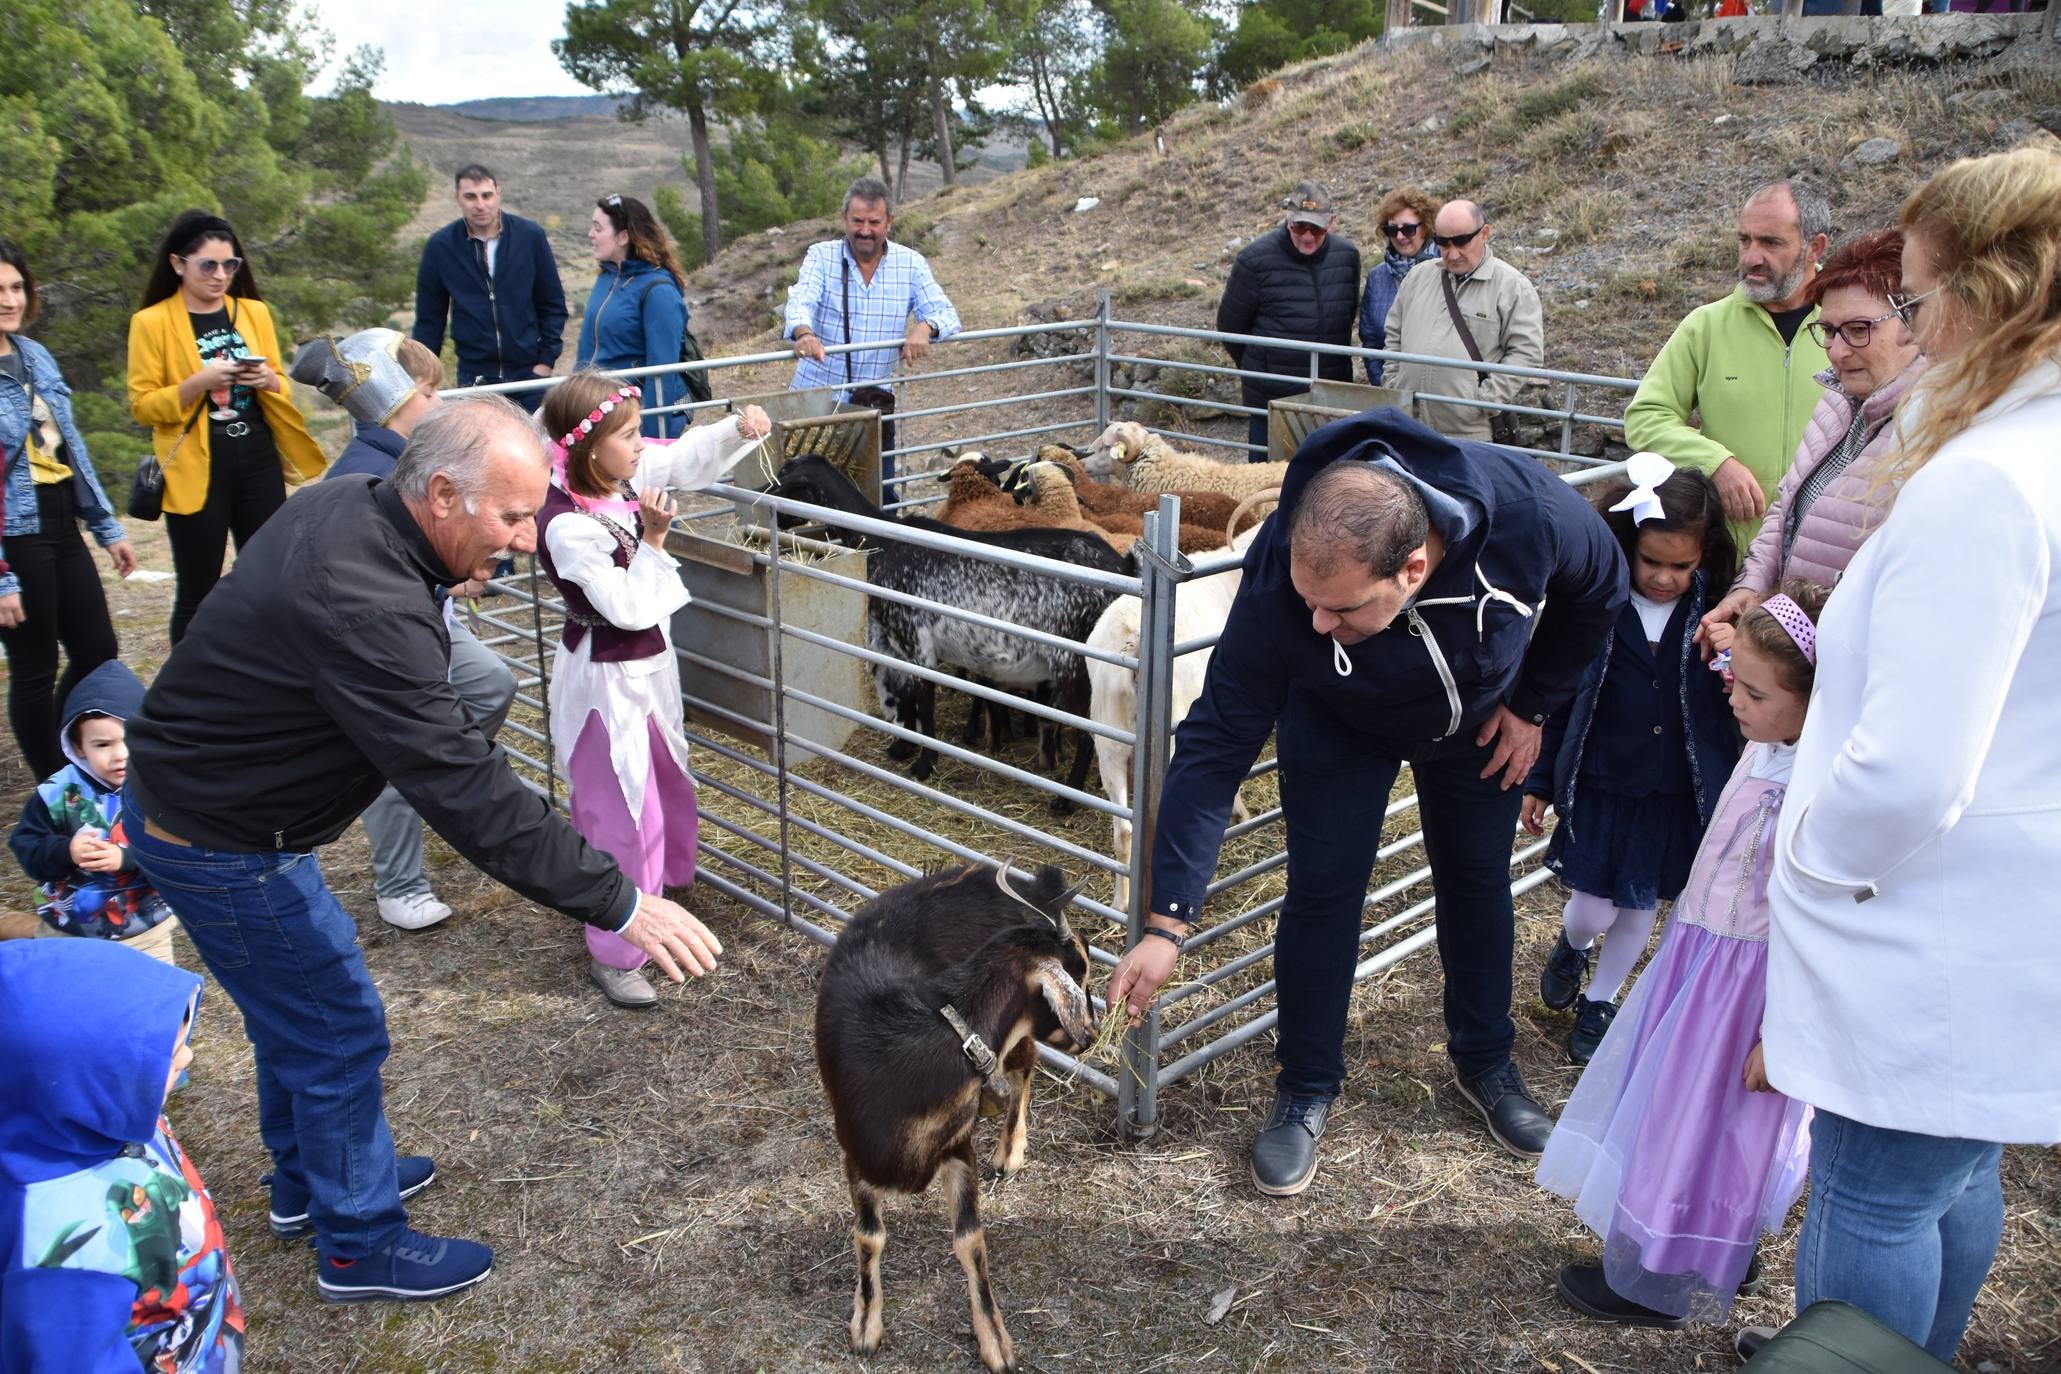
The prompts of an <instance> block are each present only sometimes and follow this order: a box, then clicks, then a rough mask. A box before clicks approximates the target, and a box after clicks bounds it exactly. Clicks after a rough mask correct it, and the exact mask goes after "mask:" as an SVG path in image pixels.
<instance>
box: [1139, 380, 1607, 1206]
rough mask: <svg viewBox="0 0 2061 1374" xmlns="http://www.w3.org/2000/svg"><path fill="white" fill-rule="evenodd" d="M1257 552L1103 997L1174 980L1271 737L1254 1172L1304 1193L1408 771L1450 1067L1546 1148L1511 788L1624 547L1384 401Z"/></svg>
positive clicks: (1573, 506) (1359, 420) (1522, 471)
mask: <svg viewBox="0 0 2061 1374" xmlns="http://www.w3.org/2000/svg"><path fill="white" fill-rule="evenodd" d="M1245 567H1246V571H1245V579H1244V582H1243V584H1242V585H1241V586H1240V588H1239V592H1238V599H1237V601H1236V602H1235V603H1234V604H1233V606H1232V609H1231V615H1230V618H1229V620H1228V621H1227V622H1226V624H1225V627H1224V632H1223V637H1222V638H1221V640H1220V641H1219V642H1218V644H1217V647H1216V652H1215V654H1214V655H1213V656H1212V658H1211V660H1210V665H1209V674H1208V677H1207V679H1206V681H1205V683H1204V685H1203V690H1202V695H1201V697H1200V698H1199V699H1198V700H1197V701H1196V703H1195V705H1194V707H1193V709H1191V710H1190V711H1189V713H1188V717H1187V719H1186V720H1185V721H1183V722H1182V724H1181V727H1180V730H1179V732H1178V733H1177V735H1176V736H1175V746H1174V755H1173V762H1172V765H1171V766H1170V768H1169V770H1168V773H1167V779H1166V784H1165V786H1164V788H1163V789H1162V791H1161V795H1160V810H1159V821H1158V829H1157V833H1156V835H1155V836H1154V843H1153V849H1152V876H1151V883H1152V885H1151V891H1150V912H1151V918H1150V926H1151V928H1152V929H1155V930H1159V931H1162V932H1164V933H1165V935H1166V936H1168V937H1170V938H1161V939H1149V938H1148V939H1145V940H1142V941H1140V943H1139V944H1138V945H1137V947H1136V948H1134V949H1132V950H1131V951H1130V952H1129V953H1128V954H1126V955H1125V956H1124V960H1123V963H1122V964H1121V965H1120V966H1119V967H1118V969H1117V972H1116V974H1115V976H1114V977H1113V978H1112V979H1111V985H1110V993H1109V999H1110V1003H1111V1005H1112V1006H1114V1005H1116V1004H1117V1003H1119V1002H1124V1001H1127V1002H1128V1003H1129V1005H1130V1009H1131V1012H1132V1014H1133V1015H1134V1016H1135V1015H1139V1014H1142V1013H1143V1012H1144V1010H1145V1009H1146V1008H1147V1007H1149V1006H1150V1004H1151V1001H1152V998H1153V995H1154V994H1155V993H1156V992H1157V991H1158V989H1159V987H1160V985H1161V984H1162V983H1163V982H1165V981H1166V978H1167V976H1168V975H1169V974H1170V973H1171V972H1172V969H1173V965H1174V960H1175V957H1176V954H1177V953H1178V951H1179V948H1180V944H1179V942H1180V939H1181V937H1182V936H1183V935H1185V933H1186V932H1187V931H1188V929H1189V928H1190V926H1191V925H1192V924H1193V923H1194V922H1195V921H1196V919H1197V918H1198V917H1200V915H1201V914H1202V913H1201V907H1202V901H1203V894H1204V890H1205V888H1206V887H1207V885H1208V883H1209V881H1210V878H1211V877H1212V875H1213V874H1214V872H1215V870H1216V862H1217V852H1218V850H1219V849H1220V848H1221V847H1222V844H1223V834H1224V824H1225V822H1226V820H1227V819H1228V818H1229V816H1230V811H1231V803H1232V799H1233V797H1234V796H1235V794H1236V791H1237V787H1238V784H1239V782H1240V781H1242V780H1243V779H1244V777H1245V774H1246V772H1247V770H1248V769H1249V768H1250V767H1251V766H1252V763H1253V760H1254V759H1255V758H1256V757H1257V756H1258V754H1259V751H1260V748H1261V746H1262V745H1264V744H1265V743H1266V741H1267V736H1268V735H1270V734H1277V740H1276V752H1277V755H1278V757H1279V760H1280V765H1281V807H1282V816H1283V820H1284V821H1285V823H1286V827H1287V832H1288V894H1287V897H1286V899H1285V901H1284V903H1283V906H1282V909H1281V914H1280V917H1279V926H1278V929H1277V932H1276V941H1275V953H1274V971H1275V977H1276V980H1277V990H1276V1001H1277V1003H1278V1005H1279V1007H1280V1023H1279V1038H1278V1043H1277V1047H1276V1051H1275V1056H1276V1058H1277V1059H1278V1060H1279V1062H1280V1065H1281V1071H1280V1075H1279V1077H1278V1078H1277V1080H1276V1084H1275V1100H1274V1109H1273V1112H1272V1114H1271V1115H1270V1116H1269V1118H1268V1121H1267V1124H1266V1126H1265V1128H1264V1129H1262V1131H1261V1132H1260V1134H1259V1136H1258V1138H1257V1139H1256V1140H1255V1141H1254V1143H1253V1158H1252V1176H1253V1181H1254V1183H1255V1184H1256V1185H1257V1186H1258V1187H1259V1189H1260V1191H1262V1192H1264V1193H1268V1194H1271V1195H1275V1196H1285V1195H1288V1194H1293V1193H1298V1192H1301V1191H1302V1189H1303V1188H1305V1187H1306V1186H1308V1184H1309V1180H1310V1178H1311V1176H1312V1175H1313V1174H1314V1172H1315V1170H1316V1144H1317V1138H1318V1136H1319V1135H1320V1134H1321V1133H1322V1132H1323V1129H1324V1122H1325V1118H1326V1116H1327V1115H1328V1113H1329V1110H1330V1104H1331V1101H1332V1099H1333V1098H1335V1097H1336V1096H1337V1095H1338V1092H1339V1090H1340V1088H1341V1087H1342V1085H1343V1083H1344V1080H1345V1058H1344V1043H1345V1025H1346V1011H1347V1004H1348V1001H1349V999H1350V996H1351V993H1352V982H1353V968H1354V965H1355V963H1356V962H1357V951H1358V939H1359V933H1360V929H1361V916H1362V908H1363V905H1364V903H1365V899H1366V895H1367V883H1368V879H1369V876H1370V874H1371V873H1372V871H1373V867H1374V860H1375V851H1376V849H1377V848H1378V846H1379V845H1380V842H1381V822H1382V815H1383V811H1384V809H1385V808H1386V807H1387V805H1388V800H1389V793H1390V789H1391V788H1392V787H1393V785H1394V783H1395V779H1396V774H1397V772H1398V770H1399V768H1400V766H1401V765H1402V764H1403V763H1405V762H1407V763H1408V764H1409V765H1410V767H1411V772H1412V775H1413V778H1414V781H1415V784H1416V790H1417V796H1418V807H1419V812H1420V814H1421V816H1422V819H1423V825H1424V852H1425V858H1426V859H1427V860H1428V862H1429V863H1430V866H1431V876H1432V890H1433V893H1434V895H1435V896H1436V898H1437V901H1438V950H1439V962H1440V964H1441V966H1442V968H1443V970H1444V974H1445V1017H1446V1030H1447V1050H1448V1052H1449V1053H1450V1054H1451V1055H1452V1058H1453V1067H1454V1076H1455V1079H1456V1081H1457V1083H1458V1085H1459V1088H1460V1091H1461V1093H1462V1095H1463V1096H1464V1097H1465V1098H1466V1099H1467V1100H1468V1102H1469V1103H1470V1104H1471V1105H1472V1106H1473V1107H1474V1108H1475V1110H1477V1111H1478V1112H1480V1113H1481V1115H1482V1116H1483V1118H1484V1119H1485V1120H1486V1121H1487V1122H1488V1125H1489V1130H1490V1133H1491V1134H1492V1135H1494V1137H1495V1139H1496V1141H1497V1142H1498V1143H1499V1144H1501V1145H1502V1146H1503V1147H1504V1148H1505V1149H1508V1150H1510V1151H1511V1152H1513V1153H1516V1154H1522V1155H1535V1154H1538V1153H1539V1152H1540V1151H1541V1150H1543V1149H1544V1148H1545V1142H1546V1136H1547V1135H1548V1133H1549V1132H1550V1131H1551V1129H1552V1124H1553V1123H1552V1119H1551V1118H1550V1117H1548V1116H1547V1115H1546V1114H1545V1113H1544V1112H1543V1111H1541V1110H1540V1109H1539V1107H1538V1105H1537V1104H1536V1103H1535V1102H1534V1101H1533V1100H1532V1099H1531V1096H1530V1094H1529V1092H1528V1091H1527V1090H1526V1089H1525V1086H1524V1081H1523V1079H1522V1078H1521V1077H1520V1076H1519V1075H1518V1072H1517V1069H1516V1066H1515V1065H1514V1064H1512V1063H1511V1061H1510V1049H1511V1045H1512V1043H1513V1041H1514V1039H1515V1028H1514V1026H1513V1025H1512V1023H1511V1020H1510V993H1511V986H1510V984H1511V976H1510V960H1511V948H1512V943H1513V924H1514V915H1513V911H1512V905H1511V898H1510V886H1509V880H1510V878H1509V867H1510V849H1511V840H1512V836H1513V835H1514V833H1515V831H1516V827H1517V815H1518V810H1519V808H1520V806H1521V805H1522V803H1523V792H1522V788H1521V787H1519V786H1518V784H1519V783H1521V782H1522V781H1523V779H1524V776H1525V773H1526V771H1527V770H1528V769H1529V768H1530V767H1531V764H1532V761H1533V760H1534V759H1535V758H1536V757H1537V755H1538V750H1539V738H1540V730H1541V726H1542V725H1543V723H1544V722H1545V720H1546V718H1547V716H1549V715H1550V714H1551V713H1552V712H1553V711H1555V710H1556V709H1558V708H1559V707H1560V706H1562V705H1563V704H1564V703H1566V702H1567V701H1568V699H1569V698H1571V697H1572V696H1573V695H1574V692H1575V690H1576V688H1577V686H1578V685H1579V684H1580V682H1581V678H1582V673H1583V671H1584V670H1585V669H1586V668H1587V667H1588V665H1589V663H1590V661H1591V660H1592V659H1594V658H1595V656H1596V654H1597V652H1598V651H1599V650H1600V649H1601V647H1602V644H1603V639H1604V637H1605V636H1606V635H1608V634H1609V633H1610V631H1611V627H1612V625H1613V624H1614V623H1615V621H1616V617H1617V613H1618V610H1619V608H1620V607H1622V606H1623V604H1624V601H1625V597H1626V582H1625V569H1624V558H1623V555H1622V553H1621V552H1620V551H1619V549H1618V547H1617V541H1616V540H1614V539H1613V538H1612V537H1611V535H1610V531H1609V528H1608V527H1607V526H1606V525H1605V524H1604V523H1603V520H1602V518H1601V517H1600V516H1598V515H1597V514H1596V512H1595V511H1594V510H1593V509H1592V508H1591V507H1590V506H1589V504H1588V503H1587V502H1586V501H1584V500H1583V499H1582V498H1581V496H1580V495H1579V494H1578V493H1577V492H1575V491H1574V490H1573V489H1572V488H1570V487H1569V486H1567V484H1566V483H1564V482H1562V481H1560V480H1559V479H1558V478H1556V477H1554V476H1553V475H1552V474H1550V473H1548V472H1547V471H1545V469H1544V468H1542V467H1540V466H1539V465H1538V464H1537V463H1535V462H1534V461H1532V460H1531V459H1529V458H1526V457H1523V456H1521V455H1518V454H1513V453H1509V452H1506V451H1504V450H1501V449H1497V448H1494V447H1492V446H1490V445H1487V444H1475V443H1464V442H1455V441H1454V440H1451V439H1448V438H1445V437H1444V436H1442V435H1440V434H1437V433H1435V432H1433V431H1432V430H1430V429H1427V428H1425V427H1424V426H1423V425H1420V424H1418V423H1416V422H1415V421H1413V420H1411V419H1409V418H1408V417H1407V416H1406V415H1404V413H1403V412H1402V411H1400V410H1395V409H1385V410H1375V411H1369V412H1367V413H1366V414H1364V415H1357V416H1353V417H1352V418H1350V419H1345V420H1338V421H1335V422H1333V423H1332V424H1329V425H1326V426H1324V427H1323V428H1322V429H1320V430H1318V431H1317V432H1316V433H1314V434H1312V435H1311V436H1310V437H1309V438H1308V439H1307V440H1305V441H1304V442H1303V445H1302V447H1301V449H1300V450H1299V451H1298V452H1297V453H1296V455H1295V459H1294V461H1293V463H1292V464H1291V465H1290V467H1289V469H1288V476H1287V479H1286V480H1285V481H1284V482H1283V483H1282V492H1281V506H1280V509H1279V511H1278V512H1277V514H1276V515H1275V516H1274V518H1273V519H1271V520H1270V521H1268V523H1267V526H1266V528H1265V529H1264V530H1263V531H1262V532H1261V533H1260V535H1259V537H1258V539H1257V540H1255V541H1254V543H1253V545H1252V548H1251V550H1250V552H1249V553H1248V554H1247V555H1246V561H1245ZM1277 731H1278V733H1277Z"/></svg>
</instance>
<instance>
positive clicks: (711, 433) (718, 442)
mask: <svg viewBox="0 0 2061 1374" xmlns="http://www.w3.org/2000/svg"><path fill="white" fill-rule="evenodd" d="M758 444H759V441H758V440H756V439H746V438H745V437H743V436H742V435H741V434H739V433H738V430H737V417H735V416H731V415H726V416H724V417H723V418H722V419H720V420H717V421H716V422H715V423H714V424H709V425H696V426H695V427H694V428H692V429H690V430H688V431H687V432H686V433H685V434H682V435H681V436H680V437H679V438H677V439H674V440H672V441H671V442H670V443H664V442H658V441H654V440H652V439H646V440H645V441H644V461H643V462H642V463H640V464H638V467H637V475H636V476H635V477H634V478H632V479H631V486H632V487H633V488H634V489H635V490H636V492H637V494H638V495H639V496H642V495H643V494H644V493H645V492H647V491H651V490H665V491H700V490H702V489H703V488H705V487H708V486H711V485H713V484H714V483H717V482H720V481H722V480H723V478H724V477H725V476H727V475H728V474H729V471H730V469H732V468H734V467H736V466H737V465H738V463H740V462H742V461H743V460H744V456H745V455H746V454H748V453H750V452H751V451H752V450H753V449H754V448H756V447H758ZM554 523H556V524H564V523H565V522H564V521H562V520H561V521H557V522H554Z"/></svg>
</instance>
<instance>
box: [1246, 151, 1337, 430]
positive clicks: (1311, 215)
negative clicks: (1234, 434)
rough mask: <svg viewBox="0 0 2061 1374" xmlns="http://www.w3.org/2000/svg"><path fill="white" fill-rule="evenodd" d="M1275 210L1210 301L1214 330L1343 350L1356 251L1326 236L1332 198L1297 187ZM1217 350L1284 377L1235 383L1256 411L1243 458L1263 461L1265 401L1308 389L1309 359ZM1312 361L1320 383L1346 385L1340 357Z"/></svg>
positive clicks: (1297, 353)
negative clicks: (1270, 228) (1275, 216)
mask: <svg viewBox="0 0 2061 1374" xmlns="http://www.w3.org/2000/svg"><path fill="white" fill-rule="evenodd" d="M1282 206H1283V208H1284V209H1285V210H1286V211H1287V213H1286V215H1284V216H1283V217H1282V220H1281V227H1280V228H1279V229H1277V230H1275V231H1274V232H1273V233H1271V234H1268V235H1267V236H1266V237H1264V238H1257V239H1254V240H1253V241H1252V242H1251V243H1249V244H1247V245H1246V247H1245V251H1244V252H1242V253H1240V254H1239V255H1238V260H1237V261H1236V262H1234V263H1232V264H1231V279H1230V280H1229V281H1227V282H1225V283H1224V297H1223V299H1222V300H1221V301H1219V302H1218V303H1217V328H1218V329H1219V330H1221V331H1223V332H1224V333H1226V334H1258V335H1261V336H1263V337H1265V338H1270V339H1307V340H1308V341H1310V342H1311V343H1327V344H1350V343H1351V342H1352V341H1353V339H1352V333H1353V321H1354V320H1355V319H1356V318H1357V317H1358V310H1359V302H1360V250H1359V249H1358V248H1357V247H1355V246H1354V245H1353V241H1352V240H1351V239H1348V238H1344V237H1342V236H1340V235H1338V234H1335V233H1333V232H1332V226H1333V225H1334V224H1336V223H1337V219H1338V216H1337V215H1336V213H1334V211H1333V209H1332V205H1331V193H1330V192H1328V191H1326V190H1325V189H1324V188H1323V187H1322V186H1320V185H1318V184H1317V183H1316V182H1314V181H1305V182H1303V183H1302V184H1301V185H1300V186H1297V187H1296V188H1295V190H1294V192H1293V193H1292V194H1291V195H1290V196H1289V197H1288V199H1287V200H1285V201H1283V202H1282ZM1224 351H1225V352H1226V353H1229V354H1230V355H1231V362H1232V364H1233V366H1236V367H1240V368H1244V369H1247V370H1249V371H1254V372H1271V373H1276V374H1278V375H1279V376H1280V377H1282V378H1283V380H1281V381H1278V382H1277V381H1272V380H1269V379H1266V378H1261V377H1241V378H1239V383H1238V390H1239V394H1240V397H1241V399H1242V400H1243V401H1244V403H1245V404H1246V405H1249V406H1257V407H1258V408H1259V411H1260V413H1259V414H1258V415H1254V416H1251V417H1249V418H1248V420H1247V422H1246V442H1247V443H1249V444H1251V445H1252V446H1253V448H1254V449H1255V450H1257V451H1256V452H1253V453H1250V454H1249V455H1248V457H1249V458H1250V459H1251V461H1253V462H1264V461H1265V460H1266V457H1267V452H1266V449H1267V416H1266V408H1267V402H1268V401H1270V400H1272V399H1273V398H1275V397H1276V396H1293V395H1295V394H1296V393H1298V392H1303V391H1308V390H1309V389H1310V356H1311V355H1310V354H1309V353H1307V352H1305V351H1303V350H1301V349H1297V348H1275V347H1271V346H1269V345H1266V344H1241V343H1227V344H1225V345H1224ZM1316 358H1317V375H1318V376H1319V377H1325V378H1329V379H1330V380H1332V381H1338V382H1347V381H1351V380H1352V375H1353V374H1352V359H1351V358H1348V357H1346V356H1345V355H1344V354H1342V353H1320V354H1318V355H1316Z"/></svg>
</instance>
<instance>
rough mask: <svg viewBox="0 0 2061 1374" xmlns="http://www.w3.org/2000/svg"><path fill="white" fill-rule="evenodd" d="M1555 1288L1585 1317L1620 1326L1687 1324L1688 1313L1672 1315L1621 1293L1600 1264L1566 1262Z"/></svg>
mask: <svg viewBox="0 0 2061 1374" xmlns="http://www.w3.org/2000/svg"><path fill="white" fill-rule="evenodd" d="M1553 1288H1554V1291H1556V1292H1558V1293H1559V1294H1560V1301H1562V1302H1564V1303H1566V1304H1567V1305H1568V1306H1569V1307H1572V1308H1573V1309H1574V1310H1575V1311H1577V1312H1579V1313H1581V1314H1582V1315H1583V1316H1584V1317H1593V1318H1595V1319H1596V1320H1597V1321H1599V1322H1613V1323H1615V1324H1616V1325H1618V1326H1657V1327H1659V1328H1661V1329H1662V1330H1664V1331H1679V1330H1681V1329H1682V1328H1683V1327H1684V1326H1686V1325H1688V1319H1687V1318H1685V1317H1670V1316H1669V1315H1668V1314H1667V1313H1665V1312H1656V1311H1654V1310H1653V1309H1652V1308H1650V1307H1641V1306H1640V1305H1639V1304H1638V1303H1635V1302H1633V1301H1632V1300H1631V1299H1630V1298H1624V1297H1619V1296H1618V1294H1617V1291H1616V1290H1615V1289H1613V1288H1612V1287H1611V1286H1610V1284H1609V1283H1608V1282H1607V1281H1606V1280H1605V1279H1604V1277H1603V1266H1602V1265H1600V1264H1569V1265H1565V1266H1563V1267H1562V1268H1561V1270H1560V1278H1559V1280H1558V1281H1557V1282H1556V1283H1554V1285H1553Z"/></svg>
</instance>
